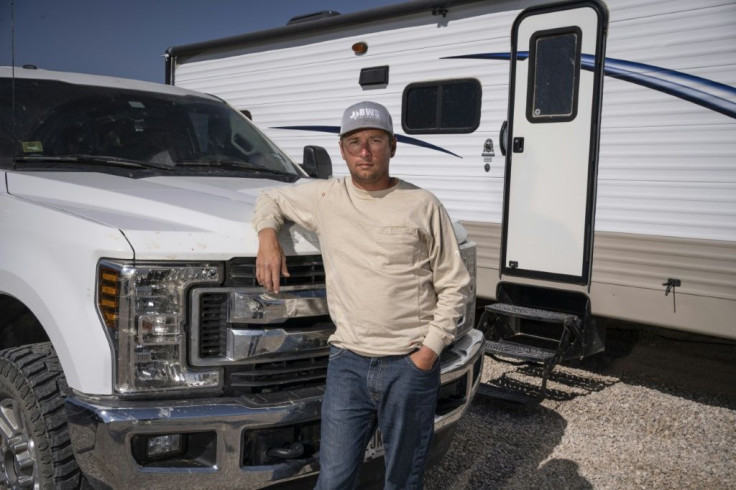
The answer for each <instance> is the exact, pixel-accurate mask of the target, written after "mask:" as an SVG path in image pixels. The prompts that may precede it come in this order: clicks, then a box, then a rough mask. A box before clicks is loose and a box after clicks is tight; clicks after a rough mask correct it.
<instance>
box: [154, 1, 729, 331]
mask: <svg viewBox="0 0 736 490" xmlns="http://www.w3.org/2000/svg"><path fill="white" fill-rule="evenodd" d="M531 3H541V2H531ZM529 5H530V2H528V1H524V2H522V1H516V0H508V1H493V0H485V1H472V0H456V1H452V0H445V1H442V0H429V1H427V0H417V1H413V2H406V3H400V4H396V5H392V6H387V7H383V8H378V9H373V10H368V11H363V12H358V13H353V14H348V15H336V13H334V12H324V13H322V15H319V16H316V18H310V17H309V16H307V17H305V18H299V19H294V20H293V21H292V22H290V23H289V25H287V26H285V27H281V28H276V29H271V30H266V31H260V32H253V33H248V34H244V35H242V36H236V37H230V38H226V39H218V40H213V41H208V42H202V43H198V44H191V45H186V46H176V47H172V48H170V49H169V50H168V51H167V65H166V79H167V82H168V83H170V84H175V85H179V86H182V87H186V88H191V89H196V90H199V91H204V92H208V93H211V94H214V95H217V96H219V97H221V98H223V99H225V100H227V101H228V102H229V103H230V104H231V105H233V106H234V107H236V108H238V109H240V110H243V111H249V113H250V114H251V115H252V118H253V120H254V122H255V123H256V124H257V125H258V126H259V127H260V128H262V129H263V130H264V131H265V132H266V133H267V134H268V136H269V137H270V138H272V139H273V140H274V141H276V142H277V143H279V144H280V146H281V147H282V148H283V149H284V150H285V151H286V152H287V153H289V154H290V155H291V156H292V157H293V158H295V159H296V160H297V161H300V160H301V155H302V151H303V148H304V147H305V146H306V145H319V146H322V147H324V148H326V149H327V150H328V151H329V154H330V156H331V158H332V161H333V162H335V166H334V172H335V174H346V173H347V169H346V168H345V167H344V166H342V165H340V164H339V162H341V159H340V154H339V151H338V146H337V136H336V133H337V132H338V124H339V120H340V115H341V113H342V110H343V109H344V108H345V107H347V106H348V105H350V104H352V103H354V102H357V101H359V100H365V99H370V100H374V101H377V102H379V103H382V104H384V105H386V106H387V107H388V108H389V110H390V111H391V112H392V115H393V118H394V124H395V127H396V130H397V135H398V137H399V149H398V151H397V155H396V157H395V158H394V160H393V161H392V164H391V165H392V173H393V174H394V175H397V176H399V177H401V178H404V179H406V180H409V181H411V182H413V183H415V184H417V185H420V186H422V187H425V188H427V189H429V190H431V191H432V192H434V193H435V194H436V195H437V196H438V197H439V198H440V199H441V200H442V201H443V203H444V204H445V206H446V207H447V209H448V211H449V213H450V214H451V216H452V217H453V218H454V219H458V220H461V221H462V223H463V224H464V226H465V227H466V228H467V229H468V230H469V232H470V234H471V238H472V239H473V240H474V241H475V242H476V243H477V244H478V263H477V267H478V296H479V298H487V299H495V295H496V289H497V283H498V282H499V280H501V279H503V278H502V277H501V276H502V274H503V275H506V274H511V275H514V272H515V271H514V269H515V268H516V267H517V266H518V264H515V263H516V261H515V260H513V259H514V257H512V256H506V252H507V246H513V243H510V242H508V240H513V238H511V236H512V233H511V232H510V231H509V230H506V232H507V233H506V234H504V233H503V225H502V223H503V221H504V220H503V217H504V176H505V172H506V165H505V163H504V159H503V157H502V156H501V154H500V150H501V148H500V147H501V146H504V147H505V146H511V145H506V144H504V140H505V139H506V138H505V137H504V138H503V139H502V138H501V137H500V134H501V132H502V131H501V128H502V125H503V124H504V121H507V120H509V113H508V103H507V101H508V96H509V76H510V73H509V67H510V63H509V59H510V57H511V55H510V53H511V51H510V45H511V39H510V29H509V26H510V25H511V24H512V22H513V20H514V18H515V17H516V16H517V15H518V14H519V12H520V10H521V9H522V8H525V7H528V6H529ZM607 6H608V10H609V27H608V47H607V49H606V58H605V72H604V73H605V77H604V79H605V81H604V83H603V86H604V95H603V107H602V118H601V124H600V128H601V131H600V133H601V135H600V161H599V165H598V170H597V200H595V199H594V200H593V205H592V206H593V207H592V208H588V209H587V212H591V213H592V214H593V215H594V220H593V219H592V217H591V220H590V221H588V222H587V223H590V224H592V223H593V222H594V224H595V235H594V236H595V239H594V243H593V240H591V241H590V242H585V243H583V247H585V248H586V249H587V248H589V249H590V251H591V252H592V256H593V258H594V260H593V265H592V277H591V280H590V283H589V291H590V299H591V305H592V313H593V314H595V315H598V316H603V317H610V318H617V319H623V320H627V321H632V322H637V323H643V324H650V325H659V326H664V327H669V328H675V329H680V330H686V331H692V332H698V333H702V334H707V335H715V336H721V337H728V338H736V327H735V326H734V325H736V324H735V323H734V320H733V319H734V318H735V317H736V88H734V85H736V29H734V26H735V25H736V2H733V1H732V0H725V1H724V0H699V1H698V2H692V1H689V0H670V1H660V0H609V1H608V2H607ZM516 55H517V59H522V58H523V57H524V56H527V53H526V52H524V51H523V50H521V49H520V50H519V52H518V53H516ZM591 65H592V63H591V53H589V52H585V51H583V52H582V54H581V66H582V69H583V70H586V69H590V68H591ZM534 116H535V114H529V113H528V114H527V119H528V118H533V117H534ZM522 119H524V118H520V120H522ZM552 126H553V125H547V126H546V127H545V128H544V129H548V128H551V127H552ZM546 134H547V135H548V137H550V138H551V141H552V142H553V141H554V133H553V132H551V131H550V132H548V133H546ZM515 135H516V133H514V136H515ZM512 144H513V145H517V146H518V145H522V147H517V148H515V149H514V148H511V149H510V150H515V151H519V150H522V151H523V140H518V138H514V142H513V143H512ZM553 146H554V145H553ZM557 146H559V145H557ZM573 146H574V145H573ZM557 150H560V148H557ZM563 150H564V149H563ZM538 151H541V152H542V153H544V152H545V149H544V148H541V149H539V150H538ZM550 155H552V154H551V153H550ZM557 155H559V156H556V157H553V156H550V158H549V161H548V165H547V167H546V172H542V173H538V174H537V176H538V177H539V179H541V180H542V181H541V182H537V185H538V186H539V187H538V188H539V189H543V188H544V184H545V181H549V179H552V180H562V181H564V180H565V179H566V178H567V174H566V173H565V172H566V171H565V170H564V168H565V167H564V165H562V164H563V163H564V160H565V159H566V158H567V157H566V154H565V152H564V151H562V152H561V153H557ZM555 168H559V171H557V172H556V171H555ZM536 197H538V196H537V194H531V195H530V196H529V202H530V205H533V206H535V210H536V211H537V212H539V213H542V214H547V218H549V219H548V220H546V221H545V223H549V222H553V223H554V222H555V220H556V219H557V218H559V219H558V221H559V222H560V223H561V226H558V227H557V229H556V232H555V233H557V234H558V235H559V233H560V230H564V229H565V220H566V219H568V218H569V216H567V215H566V216H560V215H559V213H560V208H559V206H557V204H558V201H559V200H564V199H566V198H567V197H569V196H566V195H564V193H563V194H558V195H554V194H552V195H547V196H546V197H543V198H536ZM582 211H583V212H586V209H583V210H582ZM532 228H534V226H532ZM526 231H533V232H534V233H533V234H532V235H533V236H535V238H534V240H535V241H536V242H537V243H539V242H540V241H541V242H544V243H546V241H547V239H546V236H547V230H545V229H541V228H539V227H537V228H536V229H534V230H526ZM502 236H507V239H506V240H505V241H502ZM517 238H518V237H517ZM521 240H522V241H523V240H524V238H523V236H522V238H521ZM551 245H553V244H551ZM535 250H536V251H537V252H534V253H533V254H531V255H529V254H527V260H533V259H534V258H535V257H540V259H539V260H541V261H542V262H544V261H545V260H546V261H554V260H555V259H556V255H557V252H555V250H556V249H555V248H554V247H553V246H550V247H549V250H550V253H549V254H547V255H550V254H551V255H552V257H549V256H547V257H544V256H543V255H544V254H542V255H540V254H539V253H538V250H539V247H537V248H536V249H535ZM583 255H585V253H583ZM589 258H590V257H589V256H588V257H587V258H586V259H585V260H586V261H587V262H585V263H584V264H583V268H585V267H586V266H589V265H590V262H589ZM560 259H561V258H560ZM561 260H562V259H561ZM561 267H563V269H562V270H560V271H557V272H554V274H553V276H554V275H555V274H557V275H561V276H568V275H569V274H567V272H565V271H564V266H561ZM523 269H524V267H523V266H521V267H520V269H519V270H523ZM532 269H535V270H539V267H538V266H537V265H533V266H532ZM542 270H544V267H542ZM517 272H518V271H517ZM576 274H577V273H573V274H572V275H573V276H575V275H576ZM521 275H523V274H521ZM581 275H582V276H584V275H585V274H581ZM528 279H530V280H531V282H534V280H536V279H540V280H546V279H549V275H545V274H541V275H538V276H535V275H533V274H531V275H529V277H528ZM563 279H564V277H563ZM541 282H542V281H540V283H541ZM563 282H569V283H572V284H578V287H580V285H581V284H582V289H583V290H585V289H587V286H588V284H584V283H585V281H575V280H568V281H563Z"/></svg>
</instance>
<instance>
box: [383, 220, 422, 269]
mask: <svg viewBox="0 0 736 490" xmlns="http://www.w3.org/2000/svg"><path fill="white" fill-rule="evenodd" d="M375 239H376V243H377V244H378V246H379V248H380V250H381V255H382V257H381V259H382V260H381V262H382V263H383V264H385V265H412V264H414V262H415V261H416V257H417V250H418V248H419V229H418V228H413V227H410V226H379V227H377V228H376V238H375Z"/></svg>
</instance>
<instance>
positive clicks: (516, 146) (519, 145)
mask: <svg viewBox="0 0 736 490" xmlns="http://www.w3.org/2000/svg"><path fill="white" fill-rule="evenodd" d="M513 151H514V153H524V138H523V137H519V138H514V142H513Z"/></svg>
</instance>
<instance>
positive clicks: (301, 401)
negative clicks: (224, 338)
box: [66, 329, 483, 489]
mask: <svg viewBox="0 0 736 490" xmlns="http://www.w3.org/2000/svg"><path fill="white" fill-rule="evenodd" d="M482 345H483V334H481V333H480V332H479V331H478V330H475V329H473V330H471V331H470V332H469V333H468V334H467V335H465V336H464V337H462V338H460V339H459V340H458V341H457V342H456V343H455V344H453V345H452V346H450V347H448V349H449V350H450V351H451V353H452V355H451V356H446V357H445V358H446V359H447V358H452V359H453V360H452V361H450V362H447V363H444V364H443V365H442V366H441V382H442V383H443V384H445V383H448V382H452V381H454V380H457V379H458V378H460V377H462V376H468V388H467V396H466V399H465V403H464V404H463V405H462V406H460V407H458V408H457V409H455V410H454V411H452V412H450V413H448V414H444V415H442V416H439V417H435V432H438V433H442V432H443V431H445V430H451V429H452V427H453V424H455V423H456V422H457V421H458V419H459V418H460V416H461V415H462V414H463V413H464V412H465V410H466V409H467V407H468V406H469V405H470V403H471V401H472V399H473V396H474V395H475V392H476V391H477V389H478V384H479V382H480V379H481V373H478V375H477V376H475V377H476V382H475V383H471V381H472V379H473V375H474V367H475V365H476V362H477V361H478V358H479V357H481V358H482V357H483V350H482V348H481V347H482ZM480 369H481V370H482V361H481V364H480ZM321 402H322V400H321V397H319V396H316V397H312V398H296V397H294V398H293V399H291V400H289V401H287V402H284V403H282V404H280V405H260V406H259V405H255V404H253V403H250V402H249V399H248V398H247V397H233V398H211V399H184V400H178V401H172V400H162V401H138V402H134V401H120V400H117V399H115V398H93V397H86V396H83V395H81V394H78V393H75V392H72V393H71V394H70V395H69V396H68V397H67V398H66V413H67V419H68V425H69V433H70V436H71V440H72V446H73V449H74V455H75V457H76V459H77V462H78V463H79V466H80V467H81V468H82V471H83V472H84V474H85V475H86V476H87V477H88V478H89V479H90V480H91V481H92V482H93V486H95V487H96V486H101V487H105V486H107V487H110V488H195V487H196V488H205V487H206V488H218V489H231V488H232V489H236V488H237V489H255V488H263V487H266V486H268V485H271V484H273V483H274V482H284V481H289V480H292V479H298V478H300V477H302V476H306V475H309V474H313V473H314V472H316V471H318V465H317V458H316V455H315V456H313V457H312V458H309V459H307V460H300V461H291V462H288V463H283V464H276V465H270V466H252V467H243V466H241V465H240V458H241V457H242V454H241V450H240V448H241V446H242V434H243V431H244V430H246V429H255V428H269V427H278V426H282V425H292V424H299V423H302V422H310V421H314V420H318V419H319V416H320V409H321ZM201 431H212V432H215V433H216V434H217V442H216V451H215V454H216V461H215V462H214V464H213V465H212V466H210V467H203V468H192V467H187V468H177V467H141V466H139V465H138V464H137V463H136V462H135V461H134V460H133V458H131V457H130V455H131V448H130V444H131V440H132V439H133V436H134V435H138V434H170V433H186V432H201Z"/></svg>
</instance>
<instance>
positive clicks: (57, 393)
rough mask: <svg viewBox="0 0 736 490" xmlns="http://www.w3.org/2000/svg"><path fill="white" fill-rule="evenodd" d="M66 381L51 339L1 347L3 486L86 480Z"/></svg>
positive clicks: (66, 485) (62, 485) (72, 484)
mask: <svg viewBox="0 0 736 490" xmlns="http://www.w3.org/2000/svg"><path fill="white" fill-rule="evenodd" d="M66 387H67V384H66V379H65V378H64V373H63V372H62V370H61V365H60V364H59V359H58V358H57V357H56V352H55V351H54V348H53V347H52V346H51V344H50V343H43V344H31V345H26V346H23V347H15V348H11V349H6V350H4V351H2V352H0V457H1V458H2V460H0V488H12V489H20V488H39V489H53V488H58V489H73V488H79V487H80V485H82V474H81V471H80V469H79V466H77V463H76V461H75V459H74V454H73V452H72V446H71V441H70V439H69V431H68V428H67V420H66V411H65V408H64V391H65V390H66Z"/></svg>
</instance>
